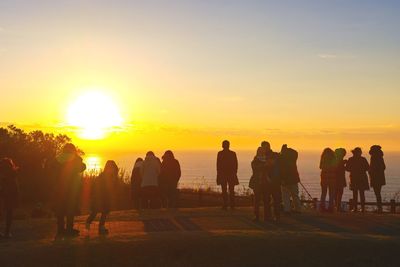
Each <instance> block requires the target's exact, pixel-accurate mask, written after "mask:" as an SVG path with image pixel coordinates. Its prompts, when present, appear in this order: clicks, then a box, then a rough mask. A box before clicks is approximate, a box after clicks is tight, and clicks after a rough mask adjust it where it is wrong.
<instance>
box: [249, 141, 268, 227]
mask: <svg viewBox="0 0 400 267" xmlns="http://www.w3.org/2000/svg"><path fill="white" fill-rule="evenodd" d="M251 169H252V170H253V174H252V176H251V178H250V182H249V187H250V188H251V189H253V192H254V221H258V220H259V219H260V202H261V201H263V203H264V221H267V214H268V206H269V201H268V200H267V198H268V194H267V190H268V189H267V187H268V169H267V157H266V155H265V151H264V150H263V149H262V148H261V147H259V148H258V149H257V154H256V156H255V157H254V159H253V161H252V162H251Z"/></svg>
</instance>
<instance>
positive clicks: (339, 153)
mask: <svg viewBox="0 0 400 267" xmlns="http://www.w3.org/2000/svg"><path fill="white" fill-rule="evenodd" d="M346 153H347V152H346V149H344V148H338V149H336V150H335V157H336V210H337V211H339V212H341V211H343V210H342V197H343V191H344V188H345V187H346V186H347V183H346V164H347V160H345V159H344V157H345V156H346Z"/></svg>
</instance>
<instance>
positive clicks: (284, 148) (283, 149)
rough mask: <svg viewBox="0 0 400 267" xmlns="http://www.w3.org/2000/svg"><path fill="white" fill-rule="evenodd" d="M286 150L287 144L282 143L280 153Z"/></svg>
mask: <svg viewBox="0 0 400 267" xmlns="http://www.w3.org/2000/svg"><path fill="white" fill-rule="evenodd" d="M287 150H288V146H287V144H284V145H282V148H281V153H284V152H286V151H287Z"/></svg>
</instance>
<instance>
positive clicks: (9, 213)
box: [4, 209, 13, 237]
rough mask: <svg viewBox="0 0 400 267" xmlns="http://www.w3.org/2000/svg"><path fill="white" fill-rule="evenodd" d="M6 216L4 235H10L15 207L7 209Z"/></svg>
mask: <svg viewBox="0 0 400 267" xmlns="http://www.w3.org/2000/svg"><path fill="white" fill-rule="evenodd" d="M5 217H6V229H5V231H4V236H6V237H8V236H10V230H11V224H12V219H13V209H6V211H5Z"/></svg>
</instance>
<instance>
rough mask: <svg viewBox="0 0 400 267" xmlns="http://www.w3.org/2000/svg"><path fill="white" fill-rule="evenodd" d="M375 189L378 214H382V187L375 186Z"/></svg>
mask: <svg viewBox="0 0 400 267" xmlns="http://www.w3.org/2000/svg"><path fill="white" fill-rule="evenodd" d="M373 189H374V193H375V196H376V203H377V208H378V212H382V195H381V190H382V186H374V187H373Z"/></svg>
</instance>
